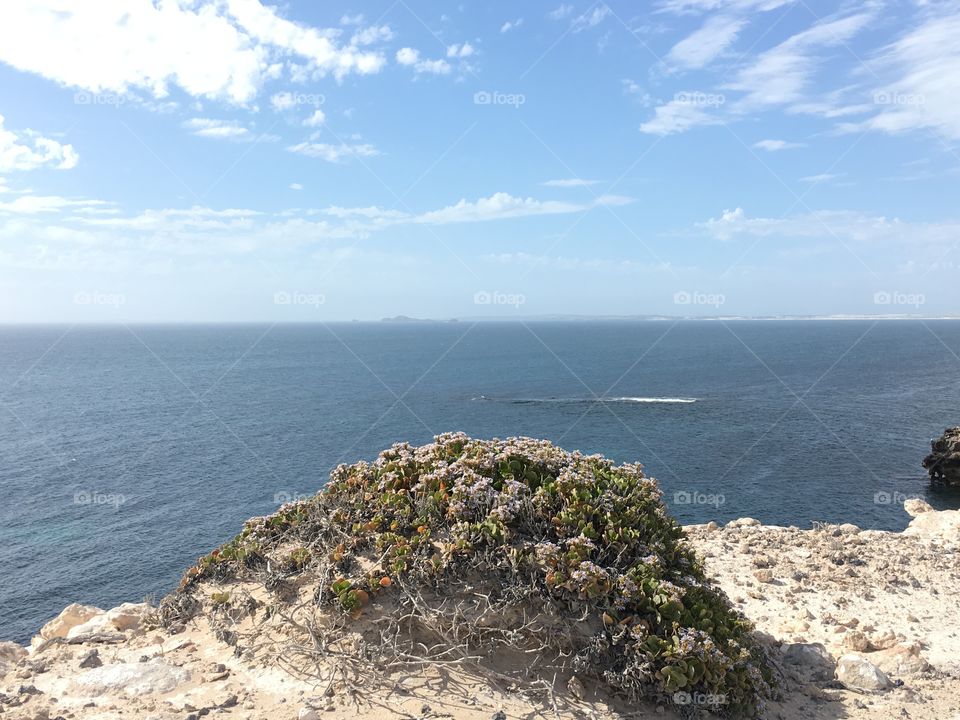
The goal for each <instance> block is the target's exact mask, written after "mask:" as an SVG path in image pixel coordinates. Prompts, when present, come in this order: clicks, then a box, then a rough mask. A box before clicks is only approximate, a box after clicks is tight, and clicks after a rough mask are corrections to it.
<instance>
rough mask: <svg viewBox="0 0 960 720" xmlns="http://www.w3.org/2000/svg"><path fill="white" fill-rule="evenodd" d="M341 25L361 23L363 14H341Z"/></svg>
mask: <svg viewBox="0 0 960 720" xmlns="http://www.w3.org/2000/svg"><path fill="white" fill-rule="evenodd" d="M340 24H341V25H363V14H358V15H343V16H342V17H341V18H340Z"/></svg>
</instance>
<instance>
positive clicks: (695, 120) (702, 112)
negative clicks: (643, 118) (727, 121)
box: [640, 99, 723, 135]
mask: <svg viewBox="0 0 960 720" xmlns="http://www.w3.org/2000/svg"><path fill="white" fill-rule="evenodd" d="M721 122H723V121H722V119H721V118H720V117H719V116H718V115H717V114H716V112H715V111H713V110H711V109H710V107H709V106H704V105H697V104H695V103H692V102H688V101H686V100H682V99H681V100H676V99H674V100H671V101H670V102H668V103H667V104H665V105H660V106H659V107H657V108H656V109H655V110H654V117H653V119H651V120H648V121H647V122H645V123H643V124H642V125H640V132H644V133H648V134H650V135H673V134H674V133H681V132H684V131H686V130H689V129H691V128H694V127H698V126H701V125H717V124H720V123H721Z"/></svg>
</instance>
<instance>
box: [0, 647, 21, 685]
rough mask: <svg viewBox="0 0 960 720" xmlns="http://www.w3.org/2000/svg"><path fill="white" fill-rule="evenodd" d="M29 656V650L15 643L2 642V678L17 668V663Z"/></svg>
mask: <svg viewBox="0 0 960 720" xmlns="http://www.w3.org/2000/svg"><path fill="white" fill-rule="evenodd" d="M26 656H27V649H26V648H25V647H22V646H20V645H17V643H15V642H9V641H7V640H3V641H0V677H3V676H4V675H6V674H7V673H8V672H10V671H11V670H13V669H14V667H16V665H17V663H18V662H19V661H20V660H22V659H23V658H25V657H26Z"/></svg>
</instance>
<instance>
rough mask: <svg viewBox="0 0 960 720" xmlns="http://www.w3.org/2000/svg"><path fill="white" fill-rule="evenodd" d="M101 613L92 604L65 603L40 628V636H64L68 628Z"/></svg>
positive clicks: (49, 638) (47, 637)
mask: <svg viewBox="0 0 960 720" xmlns="http://www.w3.org/2000/svg"><path fill="white" fill-rule="evenodd" d="M102 614H103V610H101V609H100V608H98V607H95V606H93V605H81V604H79V603H73V604H71V605H67V606H66V607H65V608H64V609H63V611H62V612H61V613H60V614H59V615H57V616H56V617H55V618H54V619H53V620H51V621H50V622H48V623H47V624H46V625H44V626H43V627H42V628H41V629H40V637H41V638H43V639H44V640H51V639H53V638H58V637H60V638H65V637H67V634H68V633H69V632H70V630H72V629H73V628H75V627H76V626H77V625H82V624H83V623H85V622H87V621H89V620H91V619H93V618H94V617H96V616H97V615H102Z"/></svg>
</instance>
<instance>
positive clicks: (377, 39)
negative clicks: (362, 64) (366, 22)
mask: <svg viewBox="0 0 960 720" xmlns="http://www.w3.org/2000/svg"><path fill="white" fill-rule="evenodd" d="M395 36H396V35H395V33H394V32H393V30H392V29H391V28H390V26H389V25H371V26H370V27H367V28H363V29H362V30H357V32H355V33H354V34H353V36H352V37H351V38H350V46H351V47H363V46H365V45H375V44H376V43H381V42H389V41H390V40H393V38H394V37H395Z"/></svg>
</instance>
